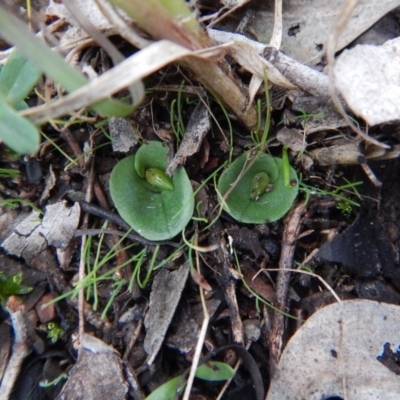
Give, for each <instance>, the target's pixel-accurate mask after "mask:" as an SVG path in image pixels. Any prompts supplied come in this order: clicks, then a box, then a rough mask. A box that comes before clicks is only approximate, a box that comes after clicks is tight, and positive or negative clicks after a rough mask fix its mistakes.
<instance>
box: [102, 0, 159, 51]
mask: <svg viewBox="0 0 400 400" xmlns="http://www.w3.org/2000/svg"><path fill="white" fill-rule="evenodd" d="M94 2H95V3H96V5H97V7H98V8H99V10H101V12H102V13H103V15H104V16H105V17H106V18H107V19H108V21H109V22H110V23H111V25H112V26H113V27H114V29H115V30H116V31H117V32H118V34H119V35H120V36H121V37H123V38H124V39H125V40H126V41H128V42H129V43H131V44H133V45H134V46H136V47H137V48H138V49H143V48H144V47H146V46H148V45H149V44H151V43H152V41H151V40H148V39H145V38H143V37H142V36H140V35H139V34H138V33H137V32H136V31H135V30H134V28H133V27H131V26H129V25H128V24H127V21H125V20H124V18H122V16H121V15H120V14H119V13H118V11H117V10H116V9H115V8H114V7H113V6H112V5H111V4H110V3H109V2H108V1H106V0H94Z"/></svg>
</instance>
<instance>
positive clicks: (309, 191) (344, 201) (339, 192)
mask: <svg viewBox="0 0 400 400" xmlns="http://www.w3.org/2000/svg"><path fill="white" fill-rule="evenodd" d="M362 184H363V182H361V181H358V182H347V183H346V184H344V185H341V186H339V187H336V188H335V189H334V190H325V189H321V188H318V187H314V186H310V185H307V184H306V183H304V182H300V185H299V189H300V191H302V192H304V193H305V195H306V199H305V203H306V204H307V203H308V201H309V200H310V197H311V196H332V197H333V198H335V200H336V201H337V202H338V205H337V208H338V209H339V210H342V212H343V214H345V215H349V214H350V213H351V211H352V207H360V203H357V202H356V201H354V200H351V199H349V198H348V197H347V196H346V194H351V195H355V196H357V197H358V198H361V196H360V194H359V193H358V191H357V189H356V188H357V186H359V185H362Z"/></svg>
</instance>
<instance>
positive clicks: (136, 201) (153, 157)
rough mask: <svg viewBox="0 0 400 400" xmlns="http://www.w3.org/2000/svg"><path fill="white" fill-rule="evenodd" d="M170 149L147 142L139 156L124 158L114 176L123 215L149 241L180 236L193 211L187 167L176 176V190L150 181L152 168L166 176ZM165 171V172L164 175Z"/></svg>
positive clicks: (112, 187)
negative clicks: (149, 175)
mask: <svg viewBox="0 0 400 400" xmlns="http://www.w3.org/2000/svg"><path fill="white" fill-rule="evenodd" d="M167 155H168V148H167V147H164V146H163V145H162V144H161V143H160V142H149V143H148V144H147V145H143V146H142V147H141V148H140V149H139V150H138V152H137V153H136V155H131V156H129V157H126V158H124V159H123V160H121V161H120V162H119V163H118V164H117V165H116V166H115V167H114V169H113V171H112V173H111V177H110V192H111V197H112V199H113V201H114V204H115V206H116V208H117V210H118V212H119V214H120V215H121V217H122V218H123V219H124V220H125V221H126V222H127V223H128V224H129V225H131V227H132V228H133V229H134V230H135V231H136V232H138V233H139V234H140V235H142V236H143V237H145V238H146V239H149V240H166V239H171V238H173V237H174V236H176V235H177V234H178V233H179V232H181V231H182V230H183V228H184V227H185V226H186V225H187V223H188V222H189V220H190V219H191V217H192V214H193V208H194V197H193V189H192V185H191V183H190V181H189V178H188V176H187V174H186V171H185V170H184V168H180V169H178V170H177V171H175V173H174V175H173V176H172V185H173V189H172V190H167V187H166V186H167V185H168V184H167V182H164V183H165V188H162V187H160V186H158V185H155V184H154V182H153V181H148V180H147V179H146V178H148V176H146V171H148V170H149V169H150V168H152V169H157V170H159V171H160V172H161V174H159V175H158V178H160V179H162V177H163V176H165V174H164V172H163V171H165V170H166V168H167ZM162 174H164V175H162Z"/></svg>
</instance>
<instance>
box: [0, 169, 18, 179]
mask: <svg viewBox="0 0 400 400" xmlns="http://www.w3.org/2000/svg"><path fill="white" fill-rule="evenodd" d="M19 176H21V172H20V171H18V170H17V169H11V168H0V178H17V177H19Z"/></svg>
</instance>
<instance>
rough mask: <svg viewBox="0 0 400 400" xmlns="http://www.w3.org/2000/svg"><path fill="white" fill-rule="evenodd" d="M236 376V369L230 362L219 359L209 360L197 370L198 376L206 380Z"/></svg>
mask: <svg viewBox="0 0 400 400" xmlns="http://www.w3.org/2000/svg"><path fill="white" fill-rule="evenodd" d="M234 376H235V371H234V370H233V369H232V367H231V366H230V365H228V364H225V363H222V362H219V361H209V362H208V363H206V364H202V365H200V367H198V368H197V370H196V378H199V379H203V380H205V381H211V382H213V381H226V380H228V379H231V378H233V377H234Z"/></svg>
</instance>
